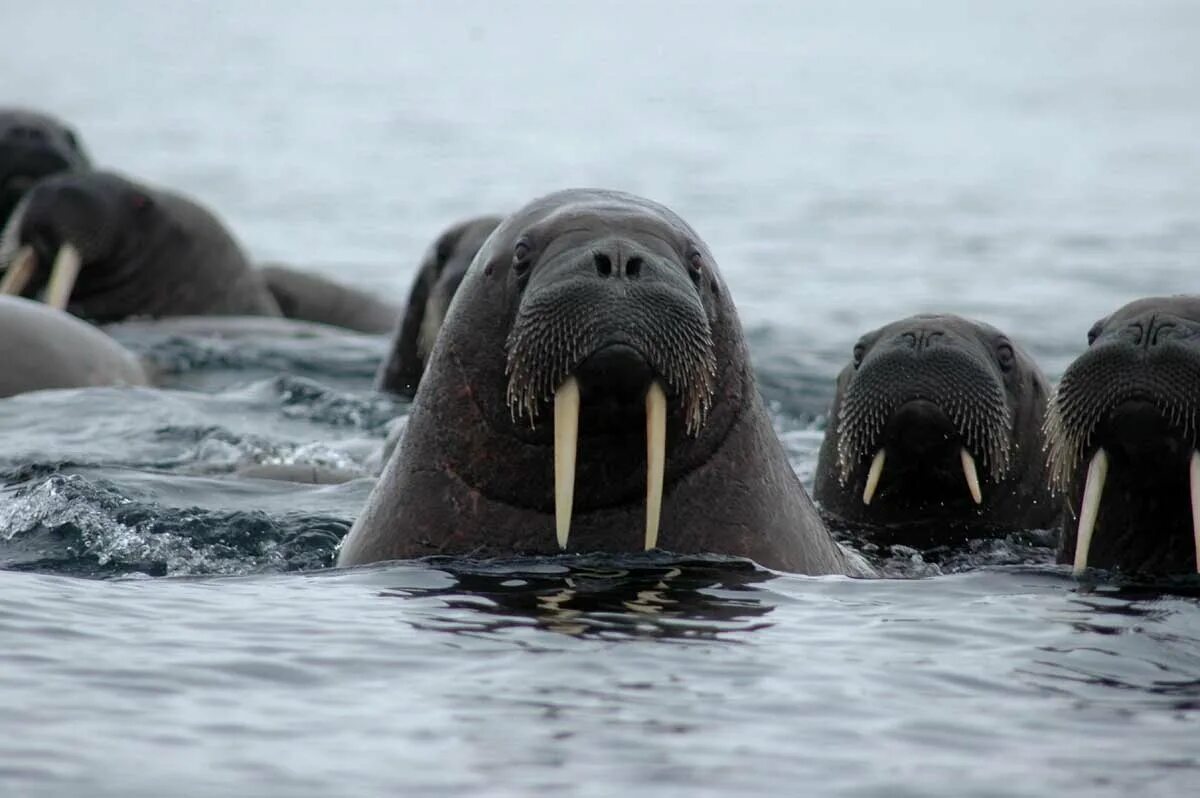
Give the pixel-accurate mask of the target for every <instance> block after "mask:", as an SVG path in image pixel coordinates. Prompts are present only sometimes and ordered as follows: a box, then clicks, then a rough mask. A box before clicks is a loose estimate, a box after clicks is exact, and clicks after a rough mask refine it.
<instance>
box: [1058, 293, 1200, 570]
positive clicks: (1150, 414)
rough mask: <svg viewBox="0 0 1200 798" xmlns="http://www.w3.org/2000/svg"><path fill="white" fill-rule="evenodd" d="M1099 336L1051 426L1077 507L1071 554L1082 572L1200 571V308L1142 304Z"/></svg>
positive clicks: (1074, 367)
mask: <svg viewBox="0 0 1200 798" xmlns="http://www.w3.org/2000/svg"><path fill="white" fill-rule="evenodd" d="M1088 337H1089V341H1090V343H1089V348H1088V349H1087V351H1085V352H1084V353H1083V354H1082V355H1080V356H1079V357H1078V358H1077V359H1076V360H1075V361H1074V362H1073V363H1072V364H1071V365H1070V366H1069V367H1068V368H1067V370H1066V372H1065V373H1064V374H1063V378H1062V380H1061V382H1060V383H1059V387H1058V390H1057V391H1056V392H1055V395H1054V397H1053V398H1052V400H1051V403H1050V406H1049V410H1048V413H1047V415H1046V422H1045V431H1046V437H1047V444H1048V449H1049V454H1048V465H1049V468H1050V471H1051V479H1052V482H1053V484H1054V486H1055V488H1056V489H1057V490H1059V491H1061V492H1064V493H1067V494H1069V495H1070V496H1071V498H1072V499H1073V500H1075V501H1076V502H1077V504H1075V505H1074V506H1075V507H1077V520H1078V525H1077V526H1076V527H1075V528H1074V529H1070V528H1068V529H1067V530H1066V533H1067V534H1066V535H1065V536H1064V541H1063V543H1064V548H1063V552H1062V553H1063V555H1064V556H1066V555H1073V556H1071V557H1070V559H1071V560H1073V563H1074V567H1075V570H1076V571H1081V570H1083V569H1084V568H1086V567H1088V566H1089V565H1099V566H1114V565H1115V566H1121V567H1127V568H1130V569H1134V570H1155V571H1164V570H1165V571H1170V570H1179V569H1181V567H1186V568H1188V569H1189V570H1191V568H1192V567H1197V568H1200V300H1197V299H1196V298H1194V297H1190V298H1189V297H1173V298H1169V299H1167V298H1163V299H1148V300H1139V301H1138V302H1134V303H1132V304H1131V305H1128V306H1126V307H1125V308H1122V309H1121V310H1119V311H1118V312H1117V313H1115V314H1113V315H1112V316H1110V317H1108V318H1107V319H1104V320H1101V321H1100V322H1098V323H1097V325H1096V326H1095V327H1093V329H1092V332H1091V333H1090V334H1089V336H1088ZM1110 495H1115V496H1116V497H1117V498H1115V499H1114V500H1112V501H1107V502H1106V501H1105V498H1106V497H1108V496H1110ZM1072 549H1073V552H1072ZM1185 563H1186V565H1185Z"/></svg>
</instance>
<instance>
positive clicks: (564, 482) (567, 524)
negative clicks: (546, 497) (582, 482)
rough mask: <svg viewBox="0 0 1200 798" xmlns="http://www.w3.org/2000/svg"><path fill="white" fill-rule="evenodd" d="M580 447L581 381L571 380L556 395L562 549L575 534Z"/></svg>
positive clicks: (556, 487)
mask: <svg viewBox="0 0 1200 798" xmlns="http://www.w3.org/2000/svg"><path fill="white" fill-rule="evenodd" d="M578 448H579V381H578V380H576V379H575V378H574V377H567V378H566V379H565V380H564V381H563V384H562V385H560V386H558V390H557V391H555V392H554V523H555V528H556V531H557V533H558V546H559V548H562V549H565V548H566V547H567V538H568V537H570V535H571V505H572V504H573V503H574V501H575V454H576V451H577V450H578Z"/></svg>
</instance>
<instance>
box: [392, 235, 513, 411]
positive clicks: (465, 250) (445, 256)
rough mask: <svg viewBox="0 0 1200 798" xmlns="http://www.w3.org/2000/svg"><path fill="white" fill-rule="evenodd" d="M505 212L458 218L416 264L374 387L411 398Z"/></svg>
mask: <svg viewBox="0 0 1200 798" xmlns="http://www.w3.org/2000/svg"><path fill="white" fill-rule="evenodd" d="M503 220H504V217H502V216H477V217H474V218H471V219H467V220H465V221H462V222H459V223H457V224H455V225H453V226H451V227H450V228H448V229H446V230H445V231H443V232H442V234H441V235H439V236H438V237H437V239H435V240H434V242H433V244H431V245H430V247H429V249H428V250H427V251H426V253H425V256H424V257H423V258H422V259H421V265H420V266H418V267H417V275H416V277H415V278H414V279H413V284H412V288H411V289H410V290H409V294H408V305H407V306H406V307H405V309H404V315H403V316H401V317H400V320H399V323H398V324H397V325H396V329H395V332H394V333H393V335H392V343H391V347H390V349H389V351H388V356H387V358H385V359H384V361H383V363H381V364H380V366H379V371H378V373H377V374H376V376H375V387H376V388H378V389H379V390H381V391H389V392H391V393H395V394H399V395H400V396H404V397H407V398H409V399H411V398H412V397H413V396H415V395H416V392H417V387H418V386H419V385H420V384H421V375H422V374H423V373H424V372H425V365H426V363H427V362H428V361H429V355H430V353H432V352H433V345H434V343H435V342H436V341H437V336H438V333H439V332H440V331H441V329H442V323H443V322H444V321H445V320H446V313H447V311H449V310H450V302H451V300H453V299H454V294H455V293H456V292H457V291H458V287H459V286H460V285H461V284H462V281H463V278H464V277H466V274H467V269H468V268H469V267H470V265H471V262H472V261H473V260H475V255H476V253H478V252H479V248H480V247H482V246H483V242H484V241H486V240H487V238H488V236H490V235H491V234H492V231H493V230H495V229H496V226H497V225H499V224H500V222H502V221H503Z"/></svg>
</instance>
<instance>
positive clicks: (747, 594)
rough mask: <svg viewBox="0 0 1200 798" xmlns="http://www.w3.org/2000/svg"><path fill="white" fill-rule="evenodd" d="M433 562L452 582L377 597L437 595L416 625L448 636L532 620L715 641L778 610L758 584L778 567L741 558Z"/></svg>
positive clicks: (608, 634)
mask: <svg viewBox="0 0 1200 798" xmlns="http://www.w3.org/2000/svg"><path fill="white" fill-rule="evenodd" d="M430 564H431V565H433V566H434V567H436V568H438V569H439V570H441V571H444V572H446V573H448V574H449V575H451V576H452V577H453V578H454V584H453V585H451V586H448V587H437V588H428V589H426V588H411V587H405V588H395V589H391V590H386V591H384V592H383V595H386V596H395V597H401V598H414V597H425V598H437V599H440V600H441V607H443V608H445V609H449V610H452V611H454V612H444V611H443V612H439V613H436V615H435V617H433V618H432V619H429V620H426V621H422V622H421V623H419V624H418V626H419V627H420V628H436V629H439V630H441V631H449V632H454V633H472V634H477V633H493V632H498V631H501V630H506V629H512V628H517V627H529V626H535V627H538V628H541V629H545V630H548V631H552V632H557V633H560V634H564V635H569V636H575V637H599V638H605V639H622V638H630V637H633V638H639V639H640V638H664V639H704V640H712V639H718V638H721V637H722V636H726V635H728V634H729V633H733V632H747V631H753V630H755V629H759V628H763V627H765V626H768V625H769V623H768V622H767V621H765V620H764V619H765V617H766V616H767V615H768V614H769V613H770V612H771V611H772V610H773V609H774V606H773V605H772V604H771V603H769V601H768V600H767V597H768V593H766V592H765V591H761V590H758V589H756V588H755V587H754V586H755V585H756V584H758V583H762V582H765V581H766V580H768V579H771V578H773V577H774V574H773V573H771V572H770V571H767V570H764V569H762V568H760V567H758V566H757V565H755V564H754V563H752V562H749V561H745V560H735V559H728V558H715V557H714V558H701V559H692V558H689V559H679V558H674V557H670V556H667V555H657V554H656V555H645V556H642V555H635V556H631V557H628V558H611V557H609V558H603V557H587V558H569V559H567V558H538V559H522V560H505V561H492V562H479V561H470V560H460V559H446V558H438V559H436V560H434V561H432V562H430Z"/></svg>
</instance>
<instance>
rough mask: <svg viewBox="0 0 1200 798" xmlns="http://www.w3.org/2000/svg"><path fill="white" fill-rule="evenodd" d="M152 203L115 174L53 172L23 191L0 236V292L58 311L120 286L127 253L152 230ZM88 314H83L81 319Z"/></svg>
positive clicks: (127, 267) (143, 194)
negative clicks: (37, 299)
mask: <svg viewBox="0 0 1200 798" xmlns="http://www.w3.org/2000/svg"><path fill="white" fill-rule="evenodd" d="M156 212H157V209H156V207H155V201H154V199H153V197H152V196H151V195H150V194H149V193H148V192H147V191H146V190H145V189H143V188H140V187H139V186H137V185H135V184H134V183H132V182H130V181H129V180H126V179H125V178H123V177H120V176H119V175H115V174H111V173H105V172H86V173H79V174H60V175H55V176H52V177H48V178H46V179H45V180H42V181H41V182H39V183H38V184H37V185H36V186H34V187H33V188H32V189H31V190H30V191H29V192H27V193H26V195H25V196H24V198H23V199H22V200H21V202H20V203H19V204H18V205H17V208H16V209H15V210H14V211H13V214H12V217H11V218H10V219H9V221H8V224H7V226H6V227H5V229H4V232H3V234H2V235H0V268H4V269H5V275H4V280H3V282H2V283H0V294H18V295H23V296H29V297H32V296H35V295H36V294H37V292H39V291H41V290H42V289H45V291H46V294H45V301H46V302H47V304H49V305H52V306H53V307H56V308H59V309H60V310H61V309H65V308H66V307H67V303H68V301H77V302H80V303H83V304H84V306H85V307H86V303H87V301H88V299H89V298H91V297H93V296H98V295H102V294H104V293H105V292H107V291H109V290H111V289H112V287H113V286H114V285H116V284H119V283H121V282H124V281H127V278H128V275H127V274H125V271H126V270H127V269H130V268H131V266H130V265H129V264H130V261H131V259H130V257H129V255H130V253H132V252H134V251H136V249H137V248H138V247H140V246H143V245H144V244H145V241H144V236H143V235H142V231H145V230H147V229H149V228H151V227H153V226H154V225H156V224H157V220H156V219H155V218H154V217H155V214H156ZM83 315H90V314H86V313H85V314H83Z"/></svg>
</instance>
